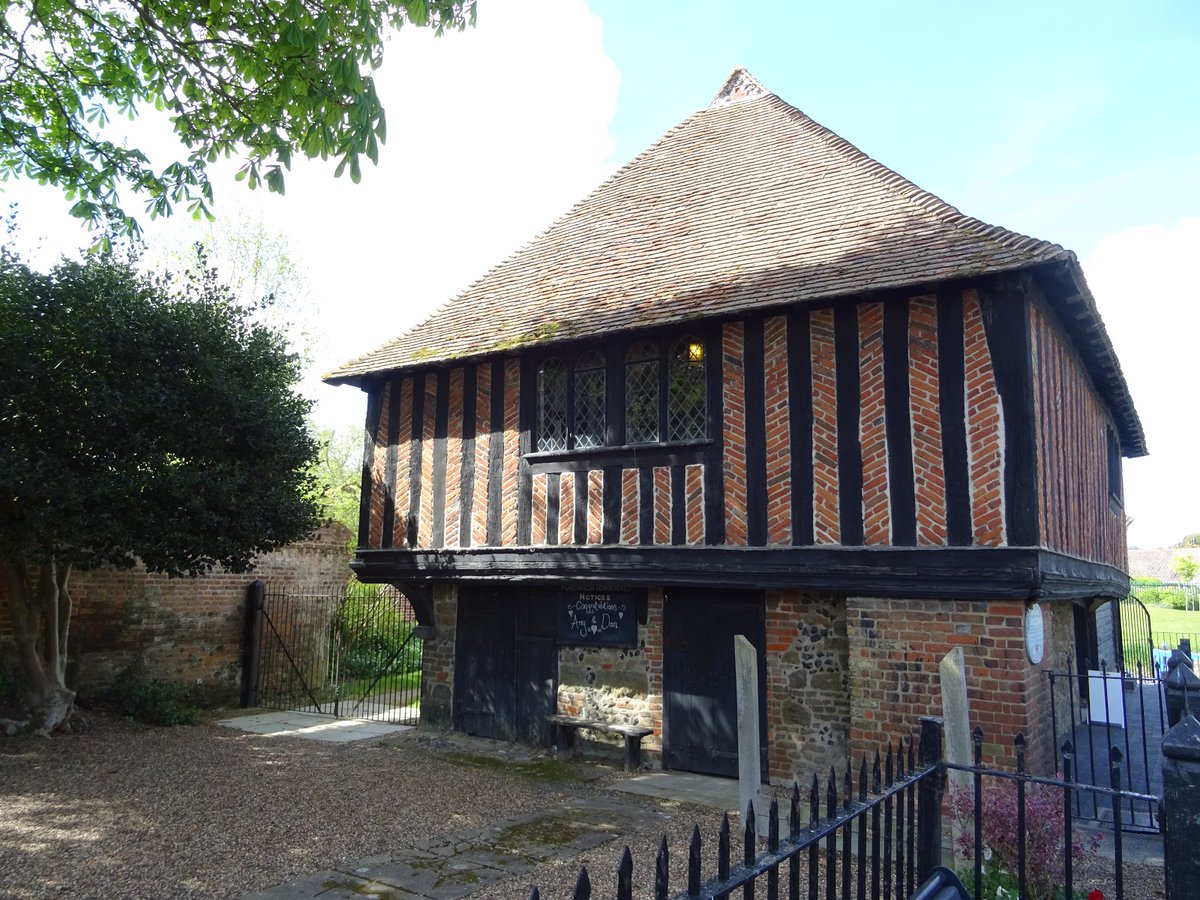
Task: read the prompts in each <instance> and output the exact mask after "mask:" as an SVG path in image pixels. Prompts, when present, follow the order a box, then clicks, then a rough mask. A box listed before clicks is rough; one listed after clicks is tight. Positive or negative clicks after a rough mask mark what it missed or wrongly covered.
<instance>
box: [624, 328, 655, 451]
mask: <svg viewBox="0 0 1200 900" xmlns="http://www.w3.org/2000/svg"><path fill="white" fill-rule="evenodd" d="M658 440H659V430H658V346H657V345H655V344H653V343H651V342H650V341H639V342H638V343H636V344H634V345H633V346H632V347H630V348H629V351H628V352H627V353H626V354H625V441H626V443H629V444H653V443H657V442H658Z"/></svg>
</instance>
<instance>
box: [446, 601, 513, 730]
mask: <svg viewBox="0 0 1200 900" xmlns="http://www.w3.org/2000/svg"><path fill="white" fill-rule="evenodd" d="M457 632H458V633H457V635H456V637H455V642H454V728H455V730H456V731H465V732H467V733H468V734H477V735H480V736H482V737H489V738H495V739H497V740H502V741H511V740H515V738H516V734H517V731H516V707H517V703H516V700H517V698H516V671H517V669H516V616H515V615H514V610H513V605H512V603H511V602H505V599H504V598H501V597H498V596H496V595H495V594H491V593H489V594H474V593H468V592H466V591H462V592H461V593H460V594H459V598H458V629H457Z"/></svg>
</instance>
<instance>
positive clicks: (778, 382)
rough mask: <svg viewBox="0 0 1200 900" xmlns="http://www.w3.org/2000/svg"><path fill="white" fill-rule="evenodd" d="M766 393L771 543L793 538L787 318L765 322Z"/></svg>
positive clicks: (785, 541) (768, 531)
mask: <svg viewBox="0 0 1200 900" xmlns="http://www.w3.org/2000/svg"><path fill="white" fill-rule="evenodd" d="M763 355H764V360H763V380H764V385H763V397H764V401H765V402H764V406H765V410H766V436H767V448H766V449H767V470H766V475H767V543H768V544H773V545H785V544H790V543H791V542H792V480H791V479H792V448H791V421H790V418H789V415H788V410H789V406H788V361H787V319H786V318H784V317H783V316H776V317H774V318H771V319H767V321H766V322H765V323H764V326H763Z"/></svg>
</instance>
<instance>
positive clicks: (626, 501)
mask: <svg viewBox="0 0 1200 900" xmlns="http://www.w3.org/2000/svg"><path fill="white" fill-rule="evenodd" d="M640 500H641V498H640V496H639V489H638V470H637V469H622V470H621V543H622V544H636V543H637V542H638V504H639V502H640Z"/></svg>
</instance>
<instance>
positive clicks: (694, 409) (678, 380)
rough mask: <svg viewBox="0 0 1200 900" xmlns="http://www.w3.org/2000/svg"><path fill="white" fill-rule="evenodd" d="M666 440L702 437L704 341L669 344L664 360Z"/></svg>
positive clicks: (686, 338)
mask: <svg viewBox="0 0 1200 900" xmlns="http://www.w3.org/2000/svg"><path fill="white" fill-rule="evenodd" d="M667 378H668V379H669V380H668V382H667V440H671V441H693V440H698V439H700V438H703V437H704V433H705V419H706V408H705V407H706V404H705V399H704V394H705V390H704V388H705V378H704V342H703V341H701V340H699V339H698V338H694V337H685V338H681V339H680V340H678V341H676V342H675V343H674V344H672V345H671V352H670V355H669V356H668V359H667Z"/></svg>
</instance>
